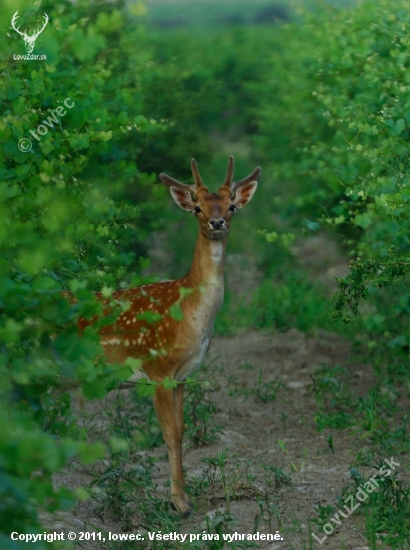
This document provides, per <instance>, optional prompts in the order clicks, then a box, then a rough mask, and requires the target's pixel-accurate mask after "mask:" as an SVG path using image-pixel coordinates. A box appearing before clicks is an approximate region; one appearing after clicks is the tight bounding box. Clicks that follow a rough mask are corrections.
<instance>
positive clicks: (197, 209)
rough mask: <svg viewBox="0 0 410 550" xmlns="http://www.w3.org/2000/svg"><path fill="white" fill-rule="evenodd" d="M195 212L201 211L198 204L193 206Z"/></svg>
mask: <svg viewBox="0 0 410 550" xmlns="http://www.w3.org/2000/svg"><path fill="white" fill-rule="evenodd" d="M195 212H196V213H197V214H199V213H200V212H202V210H201V209H200V208H199V206H195Z"/></svg>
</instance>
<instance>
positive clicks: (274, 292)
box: [215, 271, 329, 334]
mask: <svg viewBox="0 0 410 550" xmlns="http://www.w3.org/2000/svg"><path fill="white" fill-rule="evenodd" d="M328 306H329V301H328V299H327V298H326V296H325V294H324V292H323V291H322V289H321V288H320V286H318V285H315V284H312V283H310V282H309V281H307V280H306V277H304V276H303V275H301V274H298V273H297V272H292V271H291V272H289V273H288V274H287V275H286V276H284V278H282V279H280V280H277V281H275V280H266V281H264V282H263V283H262V284H261V285H260V286H259V288H258V289H257V290H256V291H255V292H254V293H253V296H252V299H251V300H250V303H249V300H248V301H245V300H244V299H242V300H238V299H237V298H235V297H234V296H233V295H232V294H230V293H229V292H228V293H227V296H226V297H225V302H224V304H223V306H222V309H221V311H220V313H219V315H218V317H217V319H216V323H215V331H216V332H217V333H218V334H231V333H232V332H234V331H235V330H237V329H239V328H251V327H252V328H277V329H279V330H285V329H289V328H292V327H294V328H297V329H299V330H304V331H307V330H312V329H315V328H326V329H328V328H329V318H328V315H327V308H328Z"/></svg>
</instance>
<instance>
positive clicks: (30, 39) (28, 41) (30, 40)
mask: <svg viewBox="0 0 410 550" xmlns="http://www.w3.org/2000/svg"><path fill="white" fill-rule="evenodd" d="M43 17H44V25H43V26H42V28H41V29H40V30H39V31H34V32H33V34H32V36H28V35H27V29H26V30H25V31H24V32H21V31H20V30H19V29H20V27H17V28H16V26H15V25H16V21H17V19H18V10H17V11H16V13H15V14H14V15H13V19H12V20H11V26H12V27H13V29H14V30H15V31H16V32H18V33H19V34H20V35H21V36H22V37H23V40H24V44H25V46H26V51H27V53H31V52H32V51H33V50H34V46H35V44H36V40H37V37H38V35H39V34H41V33H42V32H43V30H44V29H45V27H46V25H47V23H48V15H47V14H46V13H45V14H44V15H43Z"/></svg>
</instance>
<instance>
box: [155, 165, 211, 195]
mask: <svg viewBox="0 0 410 550" xmlns="http://www.w3.org/2000/svg"><path fill="white" fill-rule="evenodd" d="M191 169H192V175H193V176H194V182H195V185H187V184H186V183H182V182H180V181H178V180H174V178H171V176H168V175H167V174H164V173H163V172H162V173H161V174H160V175H159V177H160V179H161V181H162V183H163V184H164V185H166V186H167V187H178V188H179V189H187V190H188V191H189V192H190V193H192V192H195V191H198V189H201V188H202V189H206V187H205V185H204V183H203V181H202V178H201V176H200V174H199V170H198V166H197V164H196V160H195V159H192V160H191Z"/></svg>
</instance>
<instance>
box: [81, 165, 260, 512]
mask: <svg viewBox="0 0 410 550" xmlns="http://www.w3.org/2000/svg"><path fill="white" fill-rule="evenodd" d="M191 167H192V174H193V176H194V181H195V184H194V185H186V184H184V183H181V182H179V181H177V180H174V179H173V178H171V177H170V176H167V175H166V174H160V176H159V177H160V178H161V180H162V182H163V184H164V185H166V186H167V187H169V188H170V192H171V195H172V198H173V199H174V200H175V202H176V203H177V204H178V206H180V207H181V208H183V209H184V210H187V211H188V212H191V213H192V214H194V216H196V218H197V219H198V225H199V235H198V240H197V243H196V248H195V253H194V259H193V262H192V267H191V269H190V270H189V272H188V274H187V275H185V277H182V278H181V279H175V280H174V281H163V282H160V283H153V284H147V285H143V286H140V287H137V288H131V289H129V290H124V291H118V292H114V294H113V297H114V298H115V300H121V301H124V300H125V301H128V302H129V303H130V308H129V309H128V310H127V311H126V312H125V313H123V314H121V316H120V317H119V318H118V320H117V322H116V323H115V324H114V325H110V326H105V327H104V328H103V329H101V331H100V336H101V344H102V345H103V346H104V352H105V355H106V357H107V359H108V360H109V361H111V362H116V363H123V362H124V361H125V360H126V358H127V357H128V356H131V357H136V358H140V359H141V360H142V369H143V371H145V373H146V375H147V376H148V378H149V379H150V380H152V381H155V382H159V383H161V382H162V381H163V380H164V378H165V377H167V376H168V377H169V378H170V379H172V380H175V381H176V382H178V385H177V386H176V387H175V388H174V389H171V390H166V389H165V388H164V386H163V385H161V384H159V385H158V386H156V390H155V396H154V404H155V409H156V412H157V414H158V419H159V422H160V425H161V429H162V433H163V436H164V440H165V443H166V446H167V450H168V457H169V464H170V470H171V498H172V501H173V503H174V505H175V506H176V508H177V509H178V510H180V512H181V513H182V514H184V515H187V514H189V511H190V508H191V506H192V505H191V502H190V499H189V497H188V495H187V493H186V492H185V485H184V477H183V472H182V435H183V431H184V420H183V396H184V380H185V379H186V377H187V376H188V375H189V374H190V373H191V372H192V371H193V369H195V368H196V367H197V366H198V365H199V364H200V363H201V361H202V359H203V357H204V355H205V353H206V352H207V350H208V348H209V342H210V338H211V335H212V329H213V324H214V320H215V317H216V314H217V313H218V311H219V308H220V307H221V304H222V300H223V293H224V264H225V247H226V242H227V238H228V234H229V227H230V223H231V218H232V216H233V215H234V213H235V211H236V210H237V209H238V208H243V207H244V206H245V205H246V204H248V202H249V201H250V200H251V198H252V196H253V194H254V193H255V191H256V187H257V180H258V179H259V176H260V173H261V169H260V168H259V167H257V168H255V170H254V171H253V172H252V173H251V174H249V176H247V177H246V178H244V179H243V180H241V181H238V182H233V181H232V178H233V170H234V158H233V156H230V157H229V165H228V171H227V174H226V178H225V182H224V183H223V185H222V186H221V187H220V188H219V189H218V192H217V193H209V191H208V189H207V188H206V187H205V186H204V184H203V182H202V179H201V176H200V175H199V172H198V168H197V165H196V162H195V160H194V159H192V161H191ZM181 289H188V290H186V291H185V292H184V291H183V290H182V291H181V292H180V290H181ZM99 298H100V299H102V298H101V295H99ZM176 304H180V307H181V309H182V313H183V318H182V320H179V321H178V320H176V319H175V318H174V317H172V316H171V315H170V308H171V307H172V306H175V305H176ZM147 311H148V312H152V313H153V314H157V316H156V317H155V316H153V317H152V319H151V320H150V322H149V323H148V322H147V320H144V318H143V317H144V315H142V318H141V314H144V312H147ZM158 314H159V315H158ZM145 315H146V314H145ZM174 316H175V315H174ZM156 318H158V320H157V322H152V321H153V320H154V321H155V319H156ZM88 324H90V321H86V320H85V319H82V320H81V321H80V327H79V328H80V329H84V327H85V326H87V325H88ZM137 374H138V373H137ZM141 374H142V373H141Z"/></svg>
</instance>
